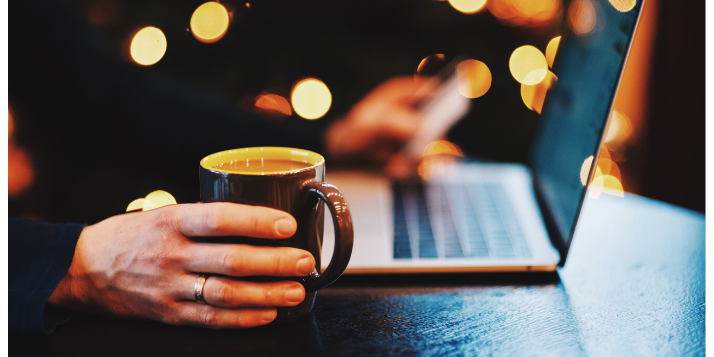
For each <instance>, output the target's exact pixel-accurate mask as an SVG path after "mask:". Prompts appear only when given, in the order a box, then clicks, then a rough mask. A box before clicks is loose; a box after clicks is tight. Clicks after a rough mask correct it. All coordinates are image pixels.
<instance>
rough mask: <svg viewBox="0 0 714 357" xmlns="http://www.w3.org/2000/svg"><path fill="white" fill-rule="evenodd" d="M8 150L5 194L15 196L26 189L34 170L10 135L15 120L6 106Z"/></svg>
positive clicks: (32, 177)
mask: <svg viewBox="0 0 714 357" xmlns="http://www.w3.org/2000/svg"><path fill="white" fill-rule="evenodd" d="M7 126H8V130H7V131H8V150H7V154H8V155H7V194H8V196H9V197H13V196H17V195H19V194H20V193H22V192H23V191H25V190H26V189H28V188H29V187H30V186H31V185H32V182H33V181H34V179H35V170H34V169H33V168H32V165H31V163H30V157H29V156H28V155H27V153H26V152H25V151H24V150H22V149H20V148H18V147H16V146H15V144H14V140H13V139H12V135H13V134H14V132H15V130H14V129H15V120H14V119H13V117H12V110H11V109H10V107H8V108H7Z"/></svg>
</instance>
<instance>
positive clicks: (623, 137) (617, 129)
mask: <svg viewBox="0 0 714 357" xmlns="http://www.w3.org/2000/svg"><path fill="white" fill-rule="evenodd" d="M632 134H633V131H632V123H631V120H630V118H629V117H628V116H627V115H625V114H622V113H620V112H619V111H617V110H613V111H612V118H610V123H609V124H608V127H607V135H605V142H606V143H608V144H610V145H615V146H619V145H622V144H623V143H624V142H625V141H627V140H628V139H629V138H630V137H631V136H632Z"/></svg>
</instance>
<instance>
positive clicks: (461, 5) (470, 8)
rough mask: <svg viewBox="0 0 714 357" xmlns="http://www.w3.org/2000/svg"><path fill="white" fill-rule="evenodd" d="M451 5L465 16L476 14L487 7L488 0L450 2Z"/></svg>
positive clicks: (454, 0) (457, 0)
mask: <svg viewBox="0 0 714 357" xmlns="http://www.w3.org/2000/svg"><path fill="white" fill-rule="evenodd" d="M449 4H451V6H452V7H453V8H454V9H456V10H458V11H460V12H462V13H464V14H475V13H477V12H479V11H480V10H481V9H483V8H484V7H485V6H486V0H449Z"/></svg>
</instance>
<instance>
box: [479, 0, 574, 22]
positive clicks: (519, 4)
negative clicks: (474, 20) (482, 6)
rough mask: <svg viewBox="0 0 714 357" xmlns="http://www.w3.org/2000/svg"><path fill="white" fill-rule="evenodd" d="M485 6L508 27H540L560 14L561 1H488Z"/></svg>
mask: <svg viewBox="0 0 714 357" xmlns="http://www.w3.org/2000/svg"><path fill="white" fill-rule="evenodd" d="M486 6H488V10H489V11H490V12H491V14H493V16H495V17H496V18H497V19H498V20H499V21H501V22H503V23H505V24H506V25H509V26H531V27H541V26H544V25H546V24H547V23H548V22H550V21H553V20H555V19H557V18H558V17H559V16H560V14H561V0H538V1H536V0H489V1H488V4H487V5H486Z"/></svg>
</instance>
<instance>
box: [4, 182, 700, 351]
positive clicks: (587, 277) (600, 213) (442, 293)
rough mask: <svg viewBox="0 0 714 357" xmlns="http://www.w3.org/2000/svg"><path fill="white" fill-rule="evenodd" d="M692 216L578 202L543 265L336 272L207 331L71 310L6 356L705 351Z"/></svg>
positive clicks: (625, 203) (641, 203) (636, 205)
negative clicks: (579, 209)
mask: <svg viewBox="0 0 714 357" xmlns="http://www.w3.org/2000/svg"><path fill="white" fill-rule="evenodd" d="M704 241H705V239H704V215H702V214H700V213H695V212H691V211H687V210H684V209H680V208H677V207H673V206H670V205H666V204H663V203H660V202H656V201H652V200H648V199H644V198H641V197H637V196H629V195H628V196H626V197H625V198H618V197H609V196H608V197H606V196H601V197H600V198H598V199H589V200H588V201H586V204H585V207H584V211H583V214H582V220H581V222H580V224H579V227H578V231H577V233H576V235H575V238H574V241H573V245H572V248H571V251H570V254H569V256H568V261H567V264H566V265H565V267H564V268H562V269H560V270H559V271H558V272H555V273H547V274H541V273H538V274H439V275H409V276H394V275H392V276H343V277H342V278H341V279H340V281H338V282H337V283H336V284H335V285H333V286H331V287H329V288H327V289H326V290H323V291H321V292H320V293H318V295H317V300H316V303H315V308H314V310H313V312H312V313H310V315H308V316H307V317H305V318H303V319H302V320H299V321H297V322H294V323H290V324H284V325H275V326H266V327H261V328H256V329H252V330H234V331H213V330H204V329H198V328H186V327H176V326H166V325H162V324H159V323H153V322H146V321H122V320H114V319H110V318H106V317H101V316H95V315H89V314H86V315H85V314H80V315H77V316H75V318H74V319H73V320H71V321H70V322H69V323H67V324H66V325H64V326H62V327H60V328H59V329H58V330H57V331H56V332H55V333H53V334H51V335H49V336H32V335H22V334H10V335H9V352H10V355H52V356H64V355H67V356H85V355H86V356H114V355H116V356H125V355H147V356H156V355H167V356H169V355H170V356H224V355H288V356H306V355H307V356H314V355H330V356H332V355H467V356H471V355H503V356H530V355H533V356H551V355H552V356H579V355H596V356H600V355H607V356H609V355H618V356H634V355H640V356H680V355H703V354H704V351H705V338H704V333H705V327H704V320H705V317H704V315H705V305H704V300H705V272H704V266H705V253H704Z"/></svg>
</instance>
